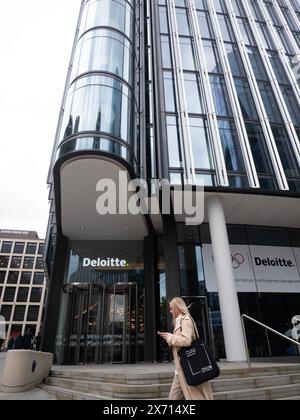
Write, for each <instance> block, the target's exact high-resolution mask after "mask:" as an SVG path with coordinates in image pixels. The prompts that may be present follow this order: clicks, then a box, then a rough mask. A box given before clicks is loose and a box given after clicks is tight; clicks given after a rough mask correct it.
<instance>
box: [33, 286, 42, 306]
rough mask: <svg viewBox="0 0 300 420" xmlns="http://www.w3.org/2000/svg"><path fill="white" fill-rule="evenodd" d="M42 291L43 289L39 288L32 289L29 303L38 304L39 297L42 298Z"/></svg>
mask: <svg viewBox="0 0 300 420" xmlns="http://www.w3.org/2000/svg"><path fill="white" fill-rule="evenodd" d="M42 291H43V289H41V288H39V287H34V288H32V290H31V295H30V302H40V301H41V297H42Z"/></svg>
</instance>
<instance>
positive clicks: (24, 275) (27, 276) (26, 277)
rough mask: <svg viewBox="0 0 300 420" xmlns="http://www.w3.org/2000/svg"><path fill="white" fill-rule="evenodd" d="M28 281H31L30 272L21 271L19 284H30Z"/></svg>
mask: <svg viewBox="0 0 300 420" xmlns="http://www.w3.org/2000/svg"><path fill="white" fill-rule="evenodd" d="M30 281H31V272H30V271H23V272H22V273H21V279H20V283H21V284H30Z"/></svg>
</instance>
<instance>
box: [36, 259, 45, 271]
mask: <svg viewBox="0 0 300 420" xmlns="http://www.w3.org/2000/svg"><path fill="white" fill-rule="evenodd" d="M35 269H36V270H43V269H44V262H43V258H37V260H36V264H35Z"/></svg>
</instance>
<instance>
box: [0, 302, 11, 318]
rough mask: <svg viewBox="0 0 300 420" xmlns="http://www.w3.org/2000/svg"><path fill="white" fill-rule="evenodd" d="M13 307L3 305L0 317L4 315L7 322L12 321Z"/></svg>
mask: <svg viewBox="0 0 300 420" xmlns="http://www.w3.org/2000/svg"><path fill="white" fill-rule="evenodd" d="M11 311H12V305H2V306H1V311H0V315H2V316H3V317H4V319H5V321H6V322H9V321H10V316H11Z"/></svg>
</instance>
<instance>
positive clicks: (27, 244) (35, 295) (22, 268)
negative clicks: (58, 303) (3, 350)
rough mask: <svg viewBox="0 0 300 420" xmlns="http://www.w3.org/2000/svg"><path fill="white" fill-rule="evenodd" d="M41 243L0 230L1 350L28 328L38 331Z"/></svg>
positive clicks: (41, 300) (41, 297) (42, 286)
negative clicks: (3, 339)
mask: <svg viewBox="0 0 300 420" xmlns="http://www.w3.org/2000/svg"><path fill="white" fill-rule="evenodd" d="M43 253H44V240H42V239H39V237H38V235H37V233H36V232H28V231H17V230H6V229H1V230H0V316H1V320H2V321H3V322H4V323H5V327H6V336H5V342H4V346H6V345H7V342H8V341H9V339H10V338H11V337H16V336H18V335H19V334H22V335H24V333H25V331H26V330H27V329H28V328H31V330H32V332H33V333H34V334H35V333H36V334H37V333H38V332H40V330H41V323H42V314H43V308H44V299H45V293H46V278H45V273H44V262H43Z"/></svg>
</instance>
